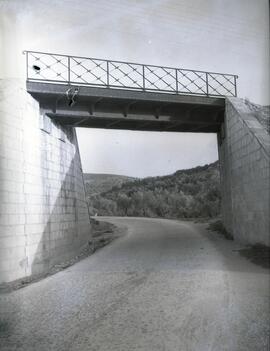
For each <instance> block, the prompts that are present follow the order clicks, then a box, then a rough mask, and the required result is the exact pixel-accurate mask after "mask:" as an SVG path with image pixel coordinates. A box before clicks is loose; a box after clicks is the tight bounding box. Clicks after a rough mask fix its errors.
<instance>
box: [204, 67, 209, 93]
mask: <svg viewBox="0 0 270 351" xmlns="http://www.w3.org/2000/svg"><path fill="white" fill-rule="evenodd" d="M205 75H206V76H205V82H206V95H207V96H209V86H208V72H205Z"/></svg>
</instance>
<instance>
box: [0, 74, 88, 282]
mask: <svg viewBox="0 0 270 351" xmlns="http://www.w3.org/2000/svg"><path fill="white" fill-rule="evenodd" d="M90 239H91V230H90V221H89V215H88V209H87V204H86V201H85V192H84V184H83V175H82V169H81V161H80V155H79V150H78V144H77V139H76V132H75V129H73V128H64V127H61V126H58V125H55V124H54V123H53V122H52V121H51V120H50V119H49V118H47V117H45V116H42V115H41V114H40V110H39V105H38V103H37V102H36V101H35V100H34V99H33V98H32V97H31V96H30V95H29V94H28V93H27V92H26V90H25V80H22V81H19V80H18V79H3V80H1V81H0V283H2V282H9V281H13V280H16V279H19V278H23V277H26V276H29V275H32V274H39V273H43V272H46V271H47V270H48V269H49V268H50V267H51V266H53V265H54V264H56V263H59V262H62V261H65V260H68V259H70V258H72V257H74V256H75V255H76V254H78V253H79V251H80V250H81V249H82V247H83V246H84V245H86V244H87V242H88V241H89V240H90Z"/></svg>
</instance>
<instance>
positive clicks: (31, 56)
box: [24, 51, 238, 96]
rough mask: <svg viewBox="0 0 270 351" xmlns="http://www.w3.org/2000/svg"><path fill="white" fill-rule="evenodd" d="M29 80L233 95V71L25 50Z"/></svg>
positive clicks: (234, 86) (234, 90)
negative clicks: (192, 68)
mask: <svg viewBox="0 0 270 351" xmlns="http://www.w3.org/2000/svg"><path fill="white" fill-rule="evenodd" d="M24 53H25V54H26V70H27V80H28V81H39V82H48V83H65V84H75V85H89V86H99V87H108V88H118V89H127V90H129V89H134V90H141V91H152V92H153V91H156V92H163V93H173V94H195V95H206V96H236V95H237V87H236V79H237V78H238V77H237V76H236V75H233V74H223V73H214V72H204V71H195V70H189V69H181V68H172V67H161V66H154V65H145V64H138V63H130V62H121V61H111V60H102V59H95V58H90V57H79V56H68V55H59V54H51V53H45V52H34V51H24Z"/></svg>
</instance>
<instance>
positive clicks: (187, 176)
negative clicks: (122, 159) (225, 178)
mask: <svg viewBox="0 0 270 351" xmlns="http://www.w3.org/2000/svg"><path fill="white" fill-rule="evenodd" d="M96 177H97V178H98V177H100V175H96ZM110 177H112V178H111V179H110ZM110 177H109V179H110V181H109V180H108V181H109V182H110V183H109V184H110V189H109V184H108V183H106V182H105V180H104V182H102V177H101V179H100V180H96V183H95V182H93V183H92V184H97V185H95V189H98V190H101V189H104V190H102V191H100V192H99V193H98V192H97V190H95V191H94V190H93V189H91V182H88V190H87V193H88V201H89V208H90V212H91V214H95V213H98V214H99V215H113V216H143V217H163V218H194V217H215V216H217V215H218V214H219V213H220V180H219V164H218V162H214V163H212V164H209V165H205V166H199V167H195V168H191V169H186V170H180V171H177V172H175V173H174V174H171V175H167V176H161V177H148V178H143V179H136V178H130V177H123V176H120V177H121V178H119V176H115V177H116V178H115V180H114V181H113V179H114V178H113V177H114V176H113V175H111V176H110ZM129 178H130V179H129ZM105 179H106V177H105ZM99 182H100V183H99ZM114 182H115V183H114ZM121 182H122V183H121ZM99 184H100V186H99ZM105 184H106V185H105ZM107 184H108V185H107ZM112 184H113V185H112Z"/></svg>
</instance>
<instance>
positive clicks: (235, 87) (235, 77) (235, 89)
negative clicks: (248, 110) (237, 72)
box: [234, 76, 238, 97]
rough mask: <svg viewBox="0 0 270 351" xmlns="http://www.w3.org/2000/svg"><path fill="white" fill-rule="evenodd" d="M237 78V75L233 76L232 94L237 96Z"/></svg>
mask: <svg viewBox="0 0 270 351" xmlns="http://www.w3.org/2000/svg"><path fill="white" fill-rule="evenodd" d="M237 78H238V76H234V96H235V97H236V96H237V86H236V79H237Z"/></svg>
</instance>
